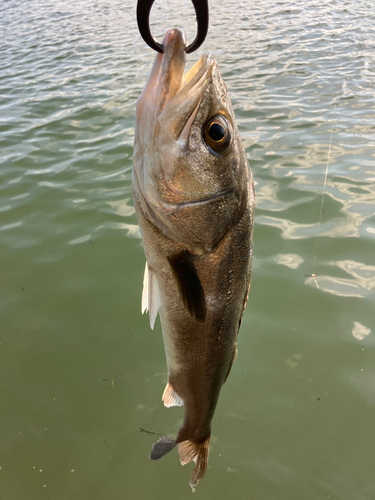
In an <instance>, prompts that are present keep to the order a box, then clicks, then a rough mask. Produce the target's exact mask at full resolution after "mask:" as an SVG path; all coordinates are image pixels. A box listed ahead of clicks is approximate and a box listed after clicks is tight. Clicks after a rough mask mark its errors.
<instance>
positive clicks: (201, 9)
mask: <svg viewBox="0 0 375 500" xmlns="http://www.w3.org/2000/svg"><path fill="white" fill-rule="evenodd" d="M154 2H155V0H138V4H137V22H138V29H139V32H140V34H141V36H142V38H143V40H144V41H145V42H146V43H147V45H148V46H149V47H151V48H152V49H154V50H156V51H157V52H161V53H163V45H162V44H161V43H159V42H157V41H156V40H155V38H154V37H153V36H152V35H151V31H150V12H151V7H152V4H153V3H154ZM192 2H193V5H194V9H195V13H196V15H197V24H198V27H197V36H196V38H195V40H194V42H193V43H191V44H190V45H188V46H187V47H186V49H185V50H186V53H187V54H191V53H192V52H194V51H195V50H197V49H198V48H199V47H200V46H201V45H202V43H203V42H204V40H205V38H206V35H207V32H208V0H192Z"/></svg>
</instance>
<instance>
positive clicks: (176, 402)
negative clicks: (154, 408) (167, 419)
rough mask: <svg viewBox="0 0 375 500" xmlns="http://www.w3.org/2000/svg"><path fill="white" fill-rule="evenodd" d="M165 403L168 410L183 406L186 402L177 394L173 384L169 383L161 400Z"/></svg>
mask: <svg viewBox="0 0 375 500" xmlns="http://www.w3.org/2000/svg"><path fill="white" fill-rule="evenodd" d="M161 399H162V400H163V402H164V406H166V407H167V408H171V407H172V406H183V405H184V402H183V400H182V399H181V398H180V396H179V395H178V394H177V392H176V391H175V390H174V389H173V387H172V386H171V384H170V383H169V382H168V383H167V385H166V386H165V389H164V392H163V396H162V398H161Z"/></svg>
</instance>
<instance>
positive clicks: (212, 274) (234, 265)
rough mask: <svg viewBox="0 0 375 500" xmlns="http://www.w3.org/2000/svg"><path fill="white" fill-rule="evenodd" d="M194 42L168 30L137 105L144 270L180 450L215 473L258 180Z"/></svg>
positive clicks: (217, 79)
mask: <svg viewBox="0 0 375 500" xmlns="http://www.w3.org/2000/svg"><path fill="white" fill-rule="evenodd" d="M185 46H186V40H185V37H184V34H183V32H182V31H180V30H178V29H173V30H169V31H168V32H167V33H166V35H165V38H164V41H163V47H164V52H163V54H158V55H157V56H156V59H155V63H154V66H153V69H152V71H151V75H150V78H149V80H148V82H147V84H146V87H145V89H144V91H143V93H142V94H141V96H140V97H139V99H138V101H137V108H136V129H135V141H134V157H133V197H134V203H135V208H136V212H137V217H138V221H139V226H140V230H141V235H142V239H143V246H144V251H145V256H146V261H147V263H146V270H145V277H144V288H143V296H142V310H143V311H145V310H148V311H149V314H150V323H151V327H153V325H154V322H155V318H156V315H157V313H158V312H159V313H160V319H161V325H162V331H163V339H164V345H165V352H166V359H167V365H168V383H167V386H166V388H165V391H164V394H163V397H162V399H163V401H164V405H165V406H167V407H170V406H182V405H183V406H184V408H185V418H184V422H183V425H182V427H181V429H180V430H179V433H178V435H177V437H176V438H172V437H170V436H166V437H165V438H162V439H161V440H159V441H158V442H157V443H156V444H154V446H153V450H152V452H151V458H152V459H158V458H160V457H161V456H163V455H165V454H166V453H168V452H169V451H170V450H172V449H173V448H174V447H175V446H176V445H178V451H179V455H180V460H181V463H182V464H183V465H185V464H187V463H189V462H191V461H193V460H194V461H195V462H196V465H195V468H194V470H193V473H192V476H191V478H190V485H191V486H192V488H194V487H195V486H196V485H197V484H198V482H199V481H200V480H201V479H202V477H203V476H204V474H205V471H206V468H207V460H208V452H209V443H210V435H211V420H212V417H213V414H214V411H215V407H216V404H217V401H218V397H219V393H220V390H221V387H222V385H223V384H224V382H225V380H226V379H227V377H228V375H229V372H230V369H231V366H232V363H233V360H234V359H235V357H236V352H237V347H236V346H237V336H238V331H239V327H240V324H241V318H242V315H243V311H244V308H245V305H246V301H247V298H248V293H249V288H250V277H251V260H252V248H253V247H252V234H253V212H254V203H255V201H254V200H255V195H254V183H253V178H252V174H251V172H250V169H249V166H248V162H247V159H246V155H245V151H244V148H243V145H242V142H241V139H240V136H239V132H238V129H237V125H236V122H235V117H234V113H233V109H232V105H231V101H230V98H229V94H228V91H227V88H226V86H225V84H224V82H223V80H222V78H221V76H220V73H219V70H218V67H217V64H216V61H215V60H214V58H213V57H212V55H211V54H206V55H204V56H203V57H202V58H201V59H200V60H199V61H198V62H197V63H196V64H195V66H193V68H192V69H191V70H190V71H189V72H187V73H186V74H185V73H184V71H185V57H186V55H185Z"/></svg>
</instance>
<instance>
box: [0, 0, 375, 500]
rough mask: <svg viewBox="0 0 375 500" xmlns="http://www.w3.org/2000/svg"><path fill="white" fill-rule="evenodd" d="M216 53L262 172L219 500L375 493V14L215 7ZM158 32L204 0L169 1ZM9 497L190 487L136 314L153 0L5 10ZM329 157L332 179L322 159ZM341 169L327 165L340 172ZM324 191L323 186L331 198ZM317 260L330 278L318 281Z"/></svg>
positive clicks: (160, 494) (188, 27)
mask: <svg viewBox="0 0 375 500" xmlns="http://www.w3.org/2000/svg"><path fill="white" fill-rule="evenodd" d="M210 13H211V26H210V31H209V36H208V39H207V41H206V42H205V44H204V45H203V47H202V48H201V49H202V50H200V51H199V52H198V53H195V54H193V55H192V56H189V60H190V64H192V63H193V62H194V61H195V60H196V59H197V58H198V57H199V55H200V54H201V53H203V52H205V51H208V50H211V51H212V52H214V54H215V57H216V59H217V61H218V63H219V67H220V69H221V71H222V74H223V77H224V79H225V81H226V83H227V86H228V88H229V90H230V92H231V95H232V99H233V105H234V108H235V112H236V116H237V119H238V123H239V127H240V132H241V134H242V137H243V140H244V143H245V147H246V151H247V154H248V158H249V161H250V164H251V167H252V170H253V172H254V176H255V179H256V182H257V186H256V192H257V211H256V227H255V260H254V266H253V283H252V290H251V294H250V301H249V304H248V308H247V310H246V313H245V317H244V322H243V327H242V330H241V333H240V340H239V356H238V359H237V361H236V363H235V365H234V367H233V370H232V372H231V375H230V377H229V380H228V382H227V383H226V385H225V387H224V388H223V391H222V394H221V398H220V401H219V404H218V407H217V411H216V414H215V417H214V420H213V444H212V449H211V455H210V463H209V470H208V473H207V476H206V478H205V479H204V481H203V482H202V483H201V484H200V485H199V487H198V488H197V493H196V495H197V496H198V497H200V498H204V499H213V498H215V499H219V500H224V499H225V500H227V499H229V498H235V499H248V498H250V499H254V500H301V499H303V500H310V499H316V500H322V499H325V498H329V499H331V500H337V499H344V500H372V499H373V498H375V473H374V470H375V451H374V450H375V447H374V439H375V436H374V422H375V420H374V419H375V412H374V406H375V355H374V354H375V353H374V351H375V343H374V333H375V320H374V307H375V297H374V289H375V262H374V255H375V215H374V207H375V154H374V151H375V98H374V94H375V39H374V25H375V11H374V5H373V3H372V2H370V1H367V2H366V1H361V0H350V1H344V2H342V1H339V0H334V1H325V0H324V1H323V0H302V1H297V0H294V1H292V0H291V1H278V2H274V1H271V0H266V1H263V2H261V5H259V2H258V3H256V2H247V1H244V0H239V1H236V2H228V1H224V0H217V1H216V2H211V5H210ZM152 20H153V32H154V34H155V36H158V37H159V38H161V37H162V36H163V34H164V32H165V30H166V29H167V28H168V27H171V26H173V25H179V26H180V27H182V28H184V29H185V31H186V32H187V35H188V38H189V39H190V40H191V39H192V38H193V37H194V34H195V19H194V11H193V8H192V6H191V4H190V3H189V1H188V0H185V1H179V0H173V1H172V0H168V1H165V2H162V1H156V3H155V6H154V10H153V13H152ZM0 31H1V33H0V36H1V40H2V50H1V59H0V93H1V100H0V133H1V135H0V146H1V166H0V266H1V271H0V272H1V280H0V291H1V298H0V309H1V319H0V498H1V500H40V499H51V500H52V499H54V500H55V499H56V500H57V499H61V500H68V499H74V500H96V499H98V500H103V499H106V500H118V499H126V500H138V499H142V500H143V499H146V498H147V499H153V500H158V499H173V500H175V499H177V498H178V499H179V500H183V499H189V498H191V495H192V493H191V491H190V488H189V486H188V478H189V475H190V469H191V468H190V467H189V466H186V467H184V468H183V467H181V465H180V464H179V461H178V457H177V453H176V452H174V453H171V454H170V455H168V456H167V457H165V458H164V459H163V460H160V461H159V462H151V461H150V460H149V459H148V454H149V451H150V447H151V443H153V442H154V441H155V440H156V438H157V437H158V436H155V435H151V434H148V433H146V432H141V431H140V428H143V429H146V430H148V431H151V432H154V433H157V434H159V433H160V434H162V435H164V434H165V433H175V432H176V431H177V429H178V428H179V426H180V424H181V419H182V415H183V410H182V409H171V410H167V409H165V408H163V405H162V402H161V394H162V391H163V388H164V385H165V382H166V365H165V359H164V350H163V344H162V338H161V332H160V325H159V322H157V326H156V330H155V331H153V332H152V331H150V329H149V325H148V318H147V317H142V316H141V314H140V300H141V284H142V277H143V270H144V257H143V250H142V247H141V241H140V239H139V231H138V227H137V222H136V218H135V214H134V208H133V202H132V197H131V157H132V142H133V133H134V109H135V100H136V98H137V96H138V95H139V93H140V92H141V90H142V88H143V85H144V84H145V81H146V79H147V76H148V73H149V70H150V67H151V65H152V62H153V59H154V54H153V53H152V51H151V50H150V49H148V48H147V47H146V46H145V44H144V43H143V41H142V40H141V38H140V36H139V34H138V31H137V27H136V22H135V1H132V2H120V1H118V0H114V1H108V0H100V1H97V2H89V1H88V0H79V1H72V0H67V1H64V2H62V1H58V0H46V1H43V2H38V1H36V0H30V1H28V2H19V1H16V0H9V1H5V0H4V1H3V2H2V3H1V5H0ZM326 174H327V175H326ZM325 181H326V182H325ZM323 193H324V198H323V203H322V196H323ZM312 275H316V276H312Z"/></svg>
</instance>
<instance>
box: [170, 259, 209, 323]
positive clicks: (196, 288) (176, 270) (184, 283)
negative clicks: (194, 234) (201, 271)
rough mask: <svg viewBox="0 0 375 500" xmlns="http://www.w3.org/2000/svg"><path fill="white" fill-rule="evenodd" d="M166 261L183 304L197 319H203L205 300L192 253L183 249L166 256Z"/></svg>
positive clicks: (204, 315) (205, 309)
mask: <svg viewBox="0 0 375 500" xmlns="http://www.w3.org/2000/svg"><path fill="white" fill-rule="evenodd" d="M168 262H169V264H170V266H171V268H172V271H173V274H174V276H175V278H176V280H177V283H178V286H179V290H180V293H181V298H182V301H183V303H184V306H185V307H186V309H187V310H188V311H189V312H190V314H191V315H192V316H194V317H195V318H196V319H197V320H198V321H204V320H205V318H206V314H207V307H206V300H205V297H204V291H203V287H202V283H201V282H200V279H199V276H198V274H197V271H196V269H195V267H194V264H193V259H192V255H191V254H190V253H189V252H187V251H186V250H183V251H182V252H180V253H179V254H177V255H174V256H172V257H168Z"/></svg>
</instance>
